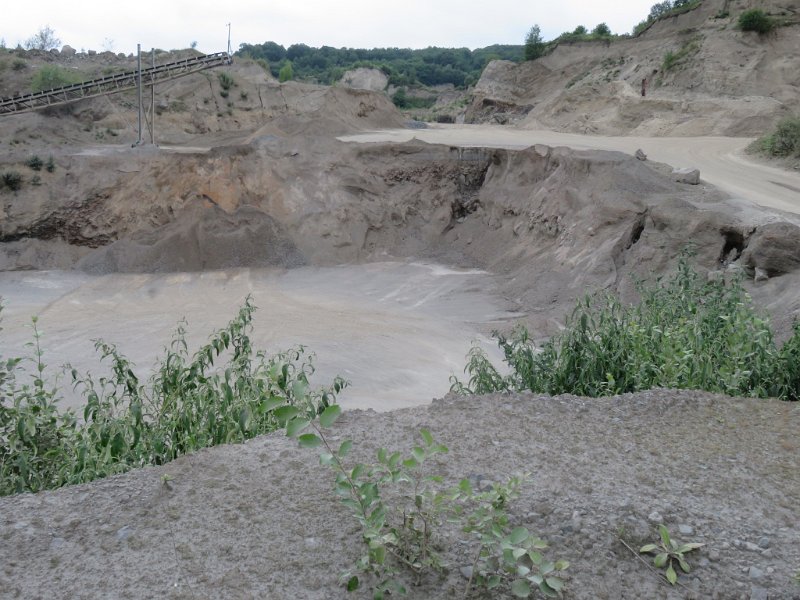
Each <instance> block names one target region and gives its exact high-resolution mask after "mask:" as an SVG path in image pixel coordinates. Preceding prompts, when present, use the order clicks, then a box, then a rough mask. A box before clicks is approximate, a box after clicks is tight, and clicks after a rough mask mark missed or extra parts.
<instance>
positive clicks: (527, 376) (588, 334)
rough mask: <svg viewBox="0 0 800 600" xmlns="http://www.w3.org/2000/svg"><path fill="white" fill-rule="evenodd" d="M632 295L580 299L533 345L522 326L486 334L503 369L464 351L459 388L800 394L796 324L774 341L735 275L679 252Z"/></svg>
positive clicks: (586, 393) (476, 352)
mask: <svg viewBox="0 0 800 600" xmlns="http://www.w3.org/2000/svg"><path fill="white" fill-rule="evenodd" d="M638 291H639V294H640V296H641V301H640V302H639V304H636V305H633V306H626V305H623V304H622V302H621V301H620V300H619V298H617V297H615V296H613V295H596V296H593V297H587V298H585V299H584V300H582V301H580V302H579V303H578V304H577V306H576V308H575V310H574V312H573V313H572V317H571V318H570V319H569V321H568V322H567V326H566V328H565V329H564V331H563V332H561V333H559V334H558V335H556V336H554V337H553V338H551V339H550V340H549V341H548V342H547V343H545V344H544V345H543V346H542V347H541V348H536V347H535V346H534V344H533V342H532V341H531V340H530V338H529V336H528V332H527V331H526V330H525V329H518V330H517V331H516V332H514V334H513V335H512V336H510V337H506V336H504V335H500V334H495V336H496V337H497V338H498V343H499V345H500V348H501V349H502V350H503V352H504V354H505V362H506V363H508V366H509V367H510V368H511V373H510V374H509V375H507V376H503V375H501V374H500V373H499V371H498V370H497V369H496V368H495V367H494V366H493V365H492V364H491V363H490V362H489V360H488V359H487V357H486V355H485V354H484V353H483V352H482V351H481V350H480V349H479V348H477V347H476V348H473V349H472V350H471V352H470V356H469V363H468V364H467V367H466V369H465V372H466V373H467V374H468V375H469V381H468V382H467V383H463V382H461V381H458V379H456V378H453V386H452V389H453V390H454V391H456V392H461V393H475V394H483V393H489V392H494V391H508V390H514V391H522V390H530V391H533V392H537V393H545V394H576V395H580V396H607V395H614V394H621V393H626V392H636V391H641V390H647V389H651V388H655V387H663V388H678V389H697V390H706V391H709V392H719V393H723V394H728V395H732V396H754V397H777V398H783V399H786V400H798V399H800V323H795V325H794V333H793V335H792V337H791V338H790V339H789V340H788V341H787V342H786V343H784V345H783V346H782V347H781V348H780V349H779V348H778V347H777V346H776V344H775V341H774V336H773V333H772V329H771V328H770V325H769V321H768V320H767V319H766V318H764V317H762V316H760V315H759V314H758V313H757V312H756V311H755V309H754V308H753V306H752V304H751V301H750V299H749V297H748V296H747V294H746V293H745V292H744V290H743V289H742V287H741V283H740V282H739V281H733V282H731V283H730V284H726V283H725V282H723V281H715V282H708V281H706V279H705V278H703V277H701V276H700V275H699V274H698V273H697V272H695V271H694V270H693V269H692V268H691V267H689V265H688V262H687V261H686V260H685V259H682V260H681V262H680V265H679V267H678V270H677V272H676V273H675V274H674V275H673V276H672V277H671V278H670V279H668V280H667V281H664V282H659V284H658V285H655V286H651V287H647V286H645V285H644V284H641V283H640V284H638Z"/></svg>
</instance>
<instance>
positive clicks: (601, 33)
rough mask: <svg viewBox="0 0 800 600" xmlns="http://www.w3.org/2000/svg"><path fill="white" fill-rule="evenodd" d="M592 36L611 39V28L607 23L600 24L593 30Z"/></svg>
mask: <svg viewBox="0 0 800 600" xmlns="http://www.w3.org/2000/svg"><path fill="white" fill-rule="evenodd" d="M592 35H595V36H598V37H609V36H610V35H611V28H610V27H609V26H608V25H606V24H605V23H600V24H599V25H597V26H596V27H595V28H594V29H592Z"/></svg>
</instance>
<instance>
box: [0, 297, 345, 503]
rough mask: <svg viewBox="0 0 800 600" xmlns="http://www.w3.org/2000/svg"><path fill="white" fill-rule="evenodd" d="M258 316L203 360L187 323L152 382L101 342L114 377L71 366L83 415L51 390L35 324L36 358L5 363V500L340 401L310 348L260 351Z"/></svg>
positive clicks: (226, 334) (1, 476) (0, 486)
mask: <svg viewBox="0 0 800 600" xmlns="http://www.w3.org/2000/svg"><path fill="white" fill-rule="evenodd" d="M254 310H255V307H254V306H253V304H252V302H251V300H250V299H249V298H248V299H247V300H246V302H245V303H244V305H243V306H242V307H241V308H240V310H239V312H238V314H237V316H236V317H235V318H234V319H233V320H231V322H230V323H229V324H228V325H227V326H226V327H225V328H223V329H220V330H219V331H217V332H216V333H214V334H213V335H212V336H211V338H210V340H209V342H208V343H207V344H206V345H204V346H203V347H201V348H200V349H199V350H198V351H197V352H195V353H194V354H193V355H190V354H189V352H188V346H187V343H186V337H185V336H186V329H185V325H184V324H183V323H182V324H180V325H179V326H178V328H177V331H176V333H175V335H174V337H173V339H172V341H171V343H170V345H169V347H168V348H167V349H166V350H165V353H164V356H163V357H162V358H161V359H160V361H159V364H158V366H157V368H156V371H155V373H154V374H153V375H152V377H151V378H150V379H149V380H148V381H146V382H144V383H143V382H141V381H140V380H139V378H138V377H137V375H136V374H135V373H134V371H133V368H134V366H133V365H132V364H131V363H130V361H128V360H127V359H126V358H125V357H124V356H123V355H122V354H121V353H120V352H119V351H118V350H117V348H116V347H115V346H114V345H113V344H109V343H107V342H104V341H102V340H98V341H96V343H95V348H96V349H97V351H98V352H99V354H100V358H101V360H102V361H106V362H107V363H108V365H109V367H110V372H111V375H110V376H107V377H99V378H95V377H93V376H91V375H89V374H80V373H78V372H77V370H75V369H69V368H68V369H67V370H68V372H69V376H70V377H71V379H72V384H73V386H74V387H75V389H77V390H79V391H80V392H81V393H82V395H83V397H84V399H85V405H84V407H83V411H82V413H81V414H80V415H78V414H75V412H74V411H72V410H69V409H68V410H62V409H61V408H60V407H59V401H60V399H61V398H60V393H59V390H58V387H56V386H53V387H48V385H47V384H46V380H47V378H46V376H45V368H46V366H45V363H44V361H43V351H42V349H41V344H40V341H41V336H40V333H39V331H38V329H37V328H36V320H35V319H34V322H33V325H34V339H33V342H31V344H30V347H31V350H32V353H31V354H32V355H31V356H30V357H28V358H11V359H5V360H3V361H0V495H8V494H13V493H20V492H36V491H39V490H45V489H53V488H57V487H60V486H63V485H66V484H73V483H83V482H87V481H92V480H94V479H98V478H101V477H106V476H109V475H113V474H115V473H122V472H125V471H128V470H130V469H132V468H136V467H141V466H144V465H160V464H164V463H166V462H169V461H171V460H173V459H175V458H177V457H178V456H180V455H182V454H186V453H188V452H192V451H194V450H198V449H200V448H205V447H208V446H215V445H218V444H227V443H235V442H242V441H244V440H246V439H249V438H252V437H254V436H256V435H259V434H262V433H267V432H270V431H273V430H275V429H277V428H278V427H279V421H278V419H277V418H276V417H275V409H276V408H277V407H280V406H286V405H294V404H297V403H302V404H303V405H304V406H313V407H317V409H319V410H320V411H321V410H324V408H326V407H328V406H329V405H331V404H333V403H335V400H336V394H337V393H338V392H339V391H340V390H341V389H342V388H343V387H344V385H345V382H344V381H342V380H341V379H339V378H337V379H336V380H335V381H334V382H333V384H332V385H331V386H330V387H329V388H326V389H322V390H312V389H311V388H310V386H309V376H310V375H311V373H312V372H313V363H312V357H310V356H307V355H306V354H305V351H304V349H303V348H302V347H301V348H296V349H293V350H290V351H288V352H284V353H280V354H277V355H274V356H269V357H268V356H266V355H265V354H264V353H263V352H260V351H259V352H256V351H254V349H253V348H252V346H251V344H250V337H249V334H250V331H251V329H252V325H251V323H252V314H253V312H254ZM222 360H225V363H224V365H222V366H221V367H217V366H216V363H217V362H219V361H222Z"/></svg>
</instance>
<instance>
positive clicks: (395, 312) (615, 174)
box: [0, 95, 800, 600]
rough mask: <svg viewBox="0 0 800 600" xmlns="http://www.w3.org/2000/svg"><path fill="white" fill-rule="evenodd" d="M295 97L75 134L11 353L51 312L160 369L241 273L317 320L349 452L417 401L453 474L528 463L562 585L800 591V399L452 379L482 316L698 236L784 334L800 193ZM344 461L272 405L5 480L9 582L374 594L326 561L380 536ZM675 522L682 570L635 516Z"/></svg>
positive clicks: (260, 299)
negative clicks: (149, 131)
mask: <svg viewBox="0 0 800 600" xmlns="http://www.w3.org/2000/svg"><path fill="white" fill-rule="evenodd" d="M365 98H366V99H368V98H367V97H366V96H364V95H361V96H359V98H358V101H359V102H362V103H363V102H365V101H366V100H365ZM338 101H344V100H342V98H338V99H337V102H338ZM359 110H360V109H359ZM356 112H357V111H354V114H355V113H356ZM353 118H354V119H355V118H356V117H353ZM304 119H305V120H303V119H300V120H298V119H294V120H292V119H286V120H285V121H282V122H281V123H278V124H274V123H273V124H271V125H270V126H268V127H263V128H258V129H254V130H253V131H251V132H249V133H248V135H246V136H238V137H237V138H236V139H235V140H232V141H231V140H228V141H227V142H226V143H225V144H223V145H213V144H208V145H204V144H203V143H200V142H202V140H200V141H198V140H192V141H190V142H187V145H188V146H190V147H191V148H197V149H199V150H197V151H196V152H195V151H191V152H187V153H167V152H163V153H147V154H145V153H141V154H134V155H131V156H125V157H124V160H122V159H120V157H119V156H117V155H116V153H96V152H89V153H82V152H81V149H80V148H76V152H74V153H69V154H65V155H64V157H62V158H60V160H61V161H62V163H61V165H60V168H59V170H57V171H56V172H55V173H54V174H52V177H51V176H50V175H47V176H46V177H47V178H48V179H47V180H46V181H45V182H44V183H45V184H46V185H47V186H53V187H57V188H58V189H60V190H61V191H62V193H61V194H58V195H47V194H45V193H44V191H43V190H41V189H33V188H32V189H31V190H30V192H29V195H27V196H25V197H20V198H19V199H18V200H19V201H14V202H9V203H7V205H6V207H5V213H4V219H3V221H2V232H3V239H4V243H3V244H2V255H1V256H0V259H1V260H2V265H3V269H4V270H5V271H6V272H4V273H2V274H0V293H2V295H3V297H4V299H5V301H6V304H7V309H6V310H5V311H4V323H3V326H4V331H3V334H2V346H1V348H2V354H3V355H6V354H7V353H8V352H9V351H10V350H11V348H12V347H19V346H18V345H19V344H20V343H21V342H22V341H23V340H25V338H26V334H27V332H26V330H25V328H24V323H25V322H26V320H27V318H28V316H29V315H30V313H31V312H37V313H40V314H41V321H40V323H41V325H42V328H43V329H44V331H45V341H46V347H45V350H46V352H52V356H53V359H51V361H50V362H51V364H53V363H58V362H59V361H61V360H71V361H74V362H76V363H81V364H84V365H88V366H91V364H92V360H91V356H90V349H91V343H90V342H89V339H90V338H91V337H96V336H103V337H106V338H108V339H109V341H117V342H118V343H119V344H120V348H121V349H122V350H123V351H125V350H127V351H128V353H129V354H130V355H131V357H132V358H133V359H134V361H135V362H136V363H137V366H138V367H140V368H141V369H143V370H146V369H148V368H149V366H150V364H151V363H152V359H153V355H154V353H155V352H157V351H158V350H159V348H160V347H161V346H162V345H163V344H164V343H165V340H166V339H167V338H168V336H169V332H170V330H171V329H172V328H173V327H174V325H175V322H176V320H177V319H178V318H180V317H182V316H186V317H187V319H188V321H189V323H190V332H191V333H192V335H194V336H195V337H194V339H195V340H196V341H198V342H199V341H202V340H203V339H204V336H206V335H207V334H208V333H209V331H210V329H211V328H213V327H216V326H219V325H222V324H223V323H224V322H225V321H226V320H227V319H228V318H229V317H230V316H231V315H232V314H233V313H234V311H235V310H236V307H237V306H238V305H239V304H240V303H241V301H242V299H243V298H244V297H245V296H246V295H247V294H252V295H253V297H254V299H255V302H256V304H257V305H259V306H260V307H261V310H260V311H259V312H257V313H256V316H255V324H256V331H255V334H254V335H255V339H256V341H257V342H258V343H259V344H260V345H262V346H263V347H265V348H266V349H268V350H277V349H282V348H284V347H287V346H291V345H294V344H299V343H302V344H307V345H308V346H309V348H310V349H311V350H312V351H315V352H316V353H317V355H318V359H317V365H318V368H319V370H318V374H319V375H320V377H321V378H322V379H325V378H329V377H330V376H331V375H333V374H341V375H344V376H345V377H347V378H348V379H350V380H351V381H352V384H353V385H352V388H349V389H348V390H346V392H345V394H344V395H343V396H342V404H343V406H344V407H345V408H347V409H348V410H346V412H345V414H344V416H343V418H342V419H341V421H340V422H338V423H337V425H336V426H335V428H334V430H333V433H334V436H335V437H336V439H337V440H341V439H345V438H351V439H353V440H354V442H355V447H354V454H353V458H354V460H371V457H373V456H374V454H375V452H376V449H377V448H378V447H380V446H384V447H387V448H390V449H397V450H408V449H409V448H410V447H411V446H412V445H413V444H414V443H415V441H416V439H417V436H418V432H419V430H420V428H423V427H424V428H427V429H429V430H430V431H431V432H432V433H433V435H434V436H435V437H436V439H437V440H439V441H441V442H442V443H444V444H446V445H447V446H448V447H449V449H450V453H449V455H448V456H445V457H442V458H441V459H440V460H438V462H436V463H435V464H434V465H432V466H433V467H434V470H435V472H436V473H438V474H441V475H442V476H443V478H444V481H445V483H446V484H455V483H457V482H458V481H459V480H460V479H461V478H464V477H467V478H471V479H472V480H473V481H474V482H476V484H479V485H485V482H487V481H500V480H503V479H505V478H506V477H508V476H511V475H513V474H515V473H530V479H529V480H528V481H527V483H525V485H524V486H523V488H522V495H521V497H520V499H519V500H517V501H515V502H514V503H513V505H512V506H510V507H509V512H510V515H511V519H512V521H513V522H514V523H515V524H518V525H524V526H526V527H528V528H529V529H531V530H532V531H535V532H536V533H537V534H539V535H541V537H543V538H545V539H547V540H548V541H549V542H550V549H549V550H548V552H549V553H551V556H553V557H558V558H565V559H567V560H569V561H570V563H571V566H570V568H569V569H568V570H567V571H566V572H565V579H566V583H567V590H566V591H565V592H564V597H565V598H576V599H577V598H581V599H583V598H585V599H590V598H591V599H594V598H608V599H616V598H630V599H633V598H659V599H660V598H663V599H669V600H671V599H673V598H719V599H727V598H743V599H749V598H776V599H789V598H797V597H800V588H798V587H797V585H796V584H795V583H794V582H793V577H794V574H795V572H796V571H797V569H798V568H800V545H798V543H797V539H798V538H797V535H798V533H797V532H798V512H797V506H798V505H800V471H798V469H797V465H798V457H800V447H799V446H798V441H797V432H798V430H800V407H798V405H797V404H788V403H782V402H778V401H762V400H752V399H733V398H727V397H721V396H715V395H710V394H705V393H699V392H692V391H681V392H677V391H670V390H654V391H651V392H646V393H640V394H634V395H626V396H621V397H614V398H605V399H585V398H576V397H567V396H563V397H556V398H549V397H536V396H532V395H526V394H511V395H494V396H485V397H469V398H463V397H457V396H453V395H447V396H445V394H446V391H447V387H448V385H447V376H448V375H449V374H450V373H451V372H459V371H460V369H461V368H462V367H463V364H464V360H465V359H464V355H465V353H466V351H467V350H468V349H469V346H470V344H471V343H472V341H473V340H478V343H482V344H484V345H490V344H489V342H488V338H487V335H488V333H489V332H490V331H491V329H494V328H500V329H504V328H508V327H510V326H512V325H513V324H514V323H516V322H520V321H521V322H525V323H526V324H527V325H528V326H529V327H530V328H531V330H532V331H534V332H536V333H535V334H536V335H537V336H541V337H544V336H547V335H549V334H551V333H553V332H554V331H557V330H558V328H559V327H560V326H561V324H562V323H563V319H564V315H565V313H566V312H567V311H568V310H569V308H570V307H571V306H572V304H573V302H574V300H575V298H576V297H579V296H580V295H582V294H583V293H585V292H586V291H590V290H598V289H605V290H609V291H614V292H617V293H619V294H621V295H622V296H623V298H626V299H632V298H634V292H633V288H632V284H631V276H634V275H641V276H652V275H653V274H663V273H666V272H669V270H670V269H671V268H672V267H673V266H674V265H675V262H676V260H677V256H678V255H679V253H680V251H681V250H682V249H683V248H684V247H685V246H686V244H687V242H688V241H691V242H693V244H694V247H695V250H696V254H695V257H694V259H693V260H694V261H695V265H696V267H697V268H698V269H702V270H703V271H705V272H709V273H712V274H714V276H718V275H719V276H724V274H725V273H726V272H728V271H730V272H733V271H739V272H744V273H745V274H749V275H751V276H752V275H753V274H754V273H755V272H756V269H759V271H760V272H763V274H765V275H766V278H761V280H759V281H758V282H755V281H751V280H750V279H752V277H751V278H749V282H748V284H747V286H748V290H749V291H750V293H751V294H752V295H753V298H754V299H755V300H756V302H757V303H758V304H759V305H760V306H762V307H764V308H765V309H766V310H769V311H770V314H771V315H772V317H773V319H774V322H775V324H776V327H777V328H778V329H779V331H781V332H783V333H785V332H786V331H787V329H788V326H789V324H790V323H791V320H792V318H794V317H795V316H796V315H797V314H798V311H800V295H798V294H797V290H798V289H800V285H799V283H800V277H799V276H798V267H800V257H798V256H797V251H796V249H797V248H798V247H800V246H798V245H797V244H795V243H794V242H795V241H796V240H798V239H800V235H799V234H800V228H798V227H797V217H796V215H794V214H793V213H791V212H786V211H782V210H780V209H781V208H782V209H787V208H792V206H794V205H793V204H792V203H791V201H787V202H784V203H783V204H781V205H780V206H776V205H770V206H772V208H769V207H758V206H757V204H758V202H757V199H748V197H747V193H746V190H745V191H743V192H742V193H740V194H738V195H737V194H734V195H733V196H735V197H732V195H731V193H730V192H729V191H726V190H720V189H718V188H717V187H715V186H713V185H710V184H709V183H708V182H701V184H700V185H697V186H690V185H686V184H683V183H679V182H676V181H674V180H673V179H672V178H671V177H670V175H669V173H670V172H671V169H669V168H668V167H666V166H664V165H660V164H656V163H654V162H653V161H639V160H636V159H635V158H633V157H632V156H631V155H630V154H629V153H626V152H618V151H606V150H597V149H585V148H582V149H580V148H579V149H577V150H575V149H570V148H567V147H560V146H562V145H563V144H564V143H566V142H563V141H562V142H558V141H556V140H545V139H544V138H543V139H540V140H538V141H537V140H532V139H530V138H525V141H523V142H508V140H506V142H505V143H500V142H495V143H488V142H486V141H485V140H483V141H481V140H478V141H476V142H475V143H468V142H467V141H464V140H461V141H460V142H459V141H457V140H456V138H457V137H458V135H469V130H463V131H461V132H459V131H458V130H453V133H452V134H450V135H452V136H455V137H450V138H447V139H442V140H435V139H430V140H429V141H430V142H432V143H428V141H426V140H425V139H424V135H433V134H422V136H423V137H422V139H421V138H420V137H418V139H416V140H413V139H409V140H407V141H404V140H398V141H392V140H391V139H389V137H391V136H386V135H384V137H382V138H376V137H372V138H368V139H363V140H360V141H368V142H371V143H355V142H353V141H347V142H346V141H340V140H337V139H336V136H338V135H342V134H344V133H360V134H364V133H366V130H368V129H374V128H375V124H372V126H371V127H370V126H369V124H367V125H365V126H363V127H361V128H360V129H357V130H356V131H355V132H354V131H352V129H353V128H352V127H351V131H349V132H348V131H347V128H346V127H342V126H341V124H336V123H333V124H331V123H330V122H328V121H325V122H323V123H321V124H320V125H319V127H318V128H317V129H318V132H319V135H318V136H316V137H315V136H312V135H311V134H310V133H309V131H311V130H314V129H315V127H314V123H315V121H313V120H309V119H308V118H304ZM387 126H396V124H394V123H388V124H387ZM392 135H394V134H392ZM415 135H416V134H415ZM520 135H523V134H520ZM526 135H527V134H526ZM441 142H444V143H441ZM206 148H208V150H206ZM618 150H619V148H618ZM651 154H653V155H654V156H655V155H656V154H657V152H656V151H651ZM657 160H666V158H663V157H662V158H658V159H657ZM766 172H767V171H762V173H766ZM68 174H69V176H68ZM90 174H91V176H90ZM781 181H782V180H781ZM789 185H791V186H793V185H795V184H794V183H793V182H789ZM42 187H45V186H42ZM778 187H782V186H778ZM742 189H743V188H742ZM782 189H787V188H786V187H785V186H783V187H782ZM790 200H791V199H790ZM753 202H755V204H754V203H753ZM720 274H721V275H720ZM47 344H52V346H47ZM126 345H127V347H126ZM433 397H436V398H438V399H437V400H434V401H433V402H431V398H433ZM397 407H403V408H397ZM392 409H394V410H392ZM165 476H166V479H167V480H169V483H168V484H165V483H164V481H165ZM481 482H483V483H481ZM331 487H332V477H331V475H330V473H329V472H328V471H327V470H326V469H325V468H323V467H321V466H320V465H319V461H318V457H317V455H316V454H315V453H314V452H313V451H306V450H301V449H299V448H297V446H296V443H295V442H294V441H292V440H289V439H287V438H286V437H285V436H284V435H283V434H281V433H276V434H272V435H268V436H263V437H260V438H257V439H254V440H252V441H250V442H248V443H246V444H243V445H237V446H224V447H217V448H213V449H207V450H204V451H201V452H198V453H196V454H193V455H190V456H185V457H182V458H180V459H178V460H176V461H174V462H172V463H170V464H167V465H165V466H162V467H154V468H145V469H141V470H137V471H134V472H130V473H127V474H124V475H121V476H116V477H111V478H108V479H106V480H102V481H96V482H94V483H90V484H86V485H80V486H74V487H69V488H64V489H60V490H56V491H51V492H44V493H40V494H35V495H23V496H17V497H6V498H2V499H0V596H2V597H4V598H5V597H8V598H154V597H159V598H310V599H327V598H345V597H357V598H362V597H363V598H367V597H371V591H370V590H369V586H367V587H366V588H365V589H364V590H361V591H359V592H357V593H356V594H355V596H353V595H348V594H347V593H346V592H345V591H344V590H343V589H342V588H341V587H340V586H339V585H338V584H337V579H338V575H339V574H340V573H341V572H342V571H343V570H344V569H346V568H348V567H349V566H350V565H351V564H352V562H353V560H354V559H355V558H357V556H358V555H359V552H360V550H361V540H360V535H359V529H358V526H357V524H356V523H355V522H354V521H353V520H352V519H351V517H350V516H349V515H348V513H347V511H346V510H345V509H344V508H343V507H342V506H340V504H339V503H338V502H337V500H336V498H335V496H334V494H333V493H332V491H331ZM658 523H665V524H666V525H668V527H669V528H670V530H671V531H672V532H673V533H674V534H675V536H676V537H678V538H679V539H681V541H695V542H703V543H704V544H705V546H704V548H703V549H702V550H700V551H698V552H696V553H694V554H693V555H692V556H691V560H690V562H691V563H692V565H693V566H694V570H693V572H692V573H691V574H689V575H686V576H683V577H682V578H681V580H680V581H681V585H680V586H676V587H671V586H669V585H667V584H666V583H664V582H663V581H661V580H660V579H659V578H658V576H657V575H656V574H654V573H653V572H652V571H651V570H650V569H648V567H647V566H646V565H645V564H643V563H642V562H641V561H640V560H639V559H638V558H637V557H636V556H634V555H632V554H631V552H630V551H629V550H628V549H626V548H625V546H624V545H623V544H622V543H621V542H620V538H622V539H625V540H627V541H628V542H629V543H630V544H632V545H636V544H643V543H646V542H648V541H655V539H654V537H653V536H654V534H655V526H656V525H657V524H658ZM439 543H440V545H441V548H443V558H444V562H445V563H446V564H447V568H446V569H445V571H444V572H443V574H442V575H441V576H431V577H425V578H423V579H422V580H421V581H420V582H419V585H417V586H411V587H409V594H408V597H410V598H417V599H427V598H460V597H463V590H464V586H465V584H466V579H465V578H464V576H463V574H462V569H463V568H464V567H466V566H467V565H468V564H469V563H470V556H471V555H472V554H473V552H474V547H473V546H472V545H471V544H470V543H469V542H468V541H465V539H464V538H463V536H461V535H460V534H459V532H458V531H457V530H456V529H454V528H452V527H450V526H444V527H443V528H442V530H441V537H440V539H439ZM501 596H502V595H497V594H495V595H493V596H492V595H489V596H487V597H501Z"/></svg>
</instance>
